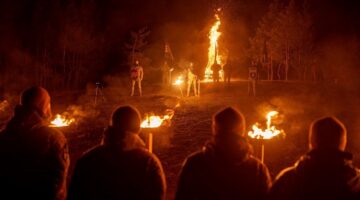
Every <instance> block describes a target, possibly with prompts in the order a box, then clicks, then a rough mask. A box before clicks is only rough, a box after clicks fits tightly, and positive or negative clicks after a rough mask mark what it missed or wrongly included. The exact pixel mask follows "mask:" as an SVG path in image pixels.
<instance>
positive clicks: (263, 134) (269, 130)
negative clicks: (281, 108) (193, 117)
mask: <svg viewBox="0 0 360 200" xmlns="http://www.w3.org/2000/svg"><path fill="white" fill-rule="evenodd" d="M278 114H279V112H277V111H270V112H268V113H267V115H266V119H267V121H266V129H265V130H262V129H261V128H260V125H259V123H255V124H254V125H253V126H252V131H249V132H248V136H249V137H251V138H254V139H263V140H268V139H271V138H273V137H275V136H278V135H280V134H285V132H284V131H283V130H279V129H276V127H275V126H272V125H271V119H272V118H273V117H275V116H277V115H278Z"/></svg>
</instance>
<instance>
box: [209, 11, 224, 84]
mask: <svg viewBox="0 0 360 200" xmlns="http://www.w3.org/2000/svg"><path fill="white" fill-rule="evenodd" d="M218 10H219V9H218ZM215 19H216V21H215V23H214V25H213V26H212V27H211V29H210V31H209V40H210V46H209V49H208V63H207V65H206V69H205V81H206V80H210V77H211V75H212V73H213V72H212V70H211V66H212V65H213V64H214V62H215V59H216V61H217V63H218V64H220V65H221V60H220V56H216V54H217V51H218V39H219V37H220V35H221V32H219V31H218V30H219V27H220V25H221V20H220V17H219V15H218V14H215Z"/></svg>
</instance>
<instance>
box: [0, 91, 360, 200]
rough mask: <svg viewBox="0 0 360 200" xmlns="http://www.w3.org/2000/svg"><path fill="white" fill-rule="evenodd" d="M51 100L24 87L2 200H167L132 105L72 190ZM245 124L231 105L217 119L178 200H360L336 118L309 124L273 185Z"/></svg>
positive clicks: (190, 161)
mask: <svg viewBox="0 0 360 200" xmlns="http://www.w3.org/2000/svg"><path fill="white" fill-rule="evenodd" d="M50 101H51V99H50V95H49V93H48V92H47V91H46V90H45V89H44V88H41V87H32V88H29V89H27V90H25V91H24V92H23V93H22V95H21V99H20V104H19V105H18V106H16V108H15V111H14V116H13V117H12V118H11V119H10V121H9V122H8V123H7V125H6V127H5V129H4V130H2V131H1V133H0V159H1V164H0V199H59V200H60V199H69V200H74V199H81V200H82V199H144V200H163V199H166V197H165V195H166V181H165V174H164V171H163V169H162V166H161V162H160V160H159V159H158V158H157V157H156V155H155V154H152V153H150V152H148V151H147V150H146V148H145V145H144V142H143V141H142V139H141V138H140V137H139V133H140V129H141V128H140V124H141V116H140V114H139V112H138V110H137V109H136V108H134V107H132V106H121V107H119V108H117V109H116V110H115V111H114V112H113V114H112V116H111V120H110V124H109V126H108V127H107V128H106V130H105V131H104V134H103V140H102V142H101V143H100V144H99V145H97V146H96V147H94V148H92V149H91V150H89V151H88V152H86V153H85V154H84V155H83V156H82V157H81V158H80V159H79V160H78V161H77V162H76V165H75V170H74V173H73V175H72V177H71V182H70V184H69V190H68V191H67V184H66V179H67V175H68V168H69V164H70V159H69V153H68V146H67V141H66V139H65V137H64V136H63V134H62V133H61V132H60V131H59V130H56V129H54V128H51V127H49V126H48V125H49V123H48V121H49V118H50V117H51V102H50ZM245 127H246V123H245V118H244V116H243V115H242V114H241V113H240V112H239V111H238V110H237V109H235V108H233V107H226V108H223V109H222V110H220V111H219V112H218V113H216V114H215V115H214V116H213V118H212V138H211V140H210V141H208V142H207V143H206V144H205V146H204V147H203V148H202V150H200V151H198V152H195V153H193V154H191V155H190V156H188V157H187V158H186V160H185V162H184V164H183V166H182V169H181V172H180V174H179V179H178V186H177V192H176V194H175V200H220V199H221V200H222V199H224V200H232V199H255V200H262V199H271V200H272V199H299V200H300V199H360V171H359V169H358V168H356V167H355V166H354V165H353V164H352V155H351V154H350V153H348V152H346V151H345V149H346V142H347V130H346V127H345V126H344V124H343V123H342V122H341V121H340V120H339V119H337V118H336V117H324V118H321V119H317V120H315V121H314V122H313V123H312V124H311V125H310V131H309V151H308V152H307V153H305V154H304V155H303V156H302V157H301V158H300V159H299V160H298V161H297V162H296V163H295V164H294V166H291V167H289V168H286V169H284V170H283V171H281V172H280V173H279V174H278V176H277V177H276V178H275V180H274V181H272V180H271V177H270V175H269V170H268V168H267V167H266V165H265V164H264V163H262V162H261V161H259V160H258V159H257V158H255V157H254V156H253V155H252V147H251V145H250V144H249V143H248V141H247V138H246V136H245Z"/></svg>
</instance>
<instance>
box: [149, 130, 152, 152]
mask: <svg viewBox="0 0 360 200" xmlns="http://www.w3.org/2000/svg"><path fill="white" fill-rule="evenodd" d="M149 152H150V153H152V152H153V134H152V133H149Z"/></svg>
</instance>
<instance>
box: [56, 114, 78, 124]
mask: <svg viewBox="0 0 360 200" xmlns="http://www.w3.org/2000/svg"><path fill="white" fill-rule="evenodd" d="M74 121H75V119H74V118H71V119H67V118H65V117H63V116H61V115H59V114H57V115H55V119H54V120H52V121H51V122H50V123H51V125H50V126H51V127H64V126H69V125H70V124H71V123H73V122H74Z"/></svg>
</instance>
